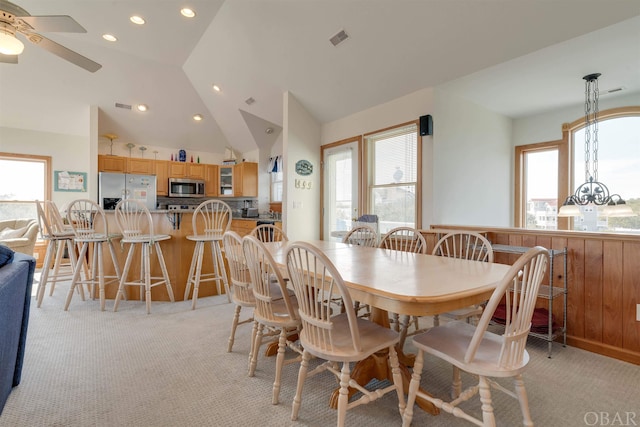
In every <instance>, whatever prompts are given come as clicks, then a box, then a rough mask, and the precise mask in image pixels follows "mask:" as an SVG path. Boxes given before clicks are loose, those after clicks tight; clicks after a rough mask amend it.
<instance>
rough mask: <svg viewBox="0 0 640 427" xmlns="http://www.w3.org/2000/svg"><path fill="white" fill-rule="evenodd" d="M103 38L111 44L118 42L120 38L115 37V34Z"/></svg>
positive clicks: (104, 35)
mask: <svg viewBox="0 0 640 427" xmlns="http://www.w3.org/2000/svg"><path fill="white" fill-rule="evenodd" d="M102 38H103V39H105V40H106V41H109V42H114V41H116V40H118V38H117V37H116V36H114V35H113V34H103V35H102Z"/></svg>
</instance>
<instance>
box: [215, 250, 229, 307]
mask: <svg viewBox="0 0 640 427" xmlns="http://www.w3.org/2000/svg"><path fill="white" fill-rule="evenodd" d="M211 245H212V250H213V249H215V258H216V259H215V260H214V261H215V262H214V266H215V270H214V271H215V273H216V276H217V277H218V278H219V279H218V280H217V281H216V284H217V291H218V295H220V293H221V289H220V280H222V283H223V284H224V292H225V293H226V294H227V301H228V302H231V291H230V289H229V281H228V280H227V271H226V270H225V268H224V258H223V257H222V249H221V248H220V242H219V241H215V242H212V243H211Z"/></svg>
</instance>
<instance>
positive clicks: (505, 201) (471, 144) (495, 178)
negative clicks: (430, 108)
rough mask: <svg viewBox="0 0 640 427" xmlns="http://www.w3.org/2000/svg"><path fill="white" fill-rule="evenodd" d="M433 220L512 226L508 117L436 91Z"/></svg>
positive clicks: (442, 222) (510, 152) (511, 160)
mask: <svg viewBox="0 0 640 427" xmlns="http://www.w3.org/2000/svg"><path fill="white" fill-rule="evenodd" d="M434 95H435V96H434V99H435V102H434V105H435V108H434V112H433V127H434V132H433V133H434V136H433V164H432V166H433V223H434V224H457V225H479V226H482V225H485V226H511V225H512V223H513V214H512V212H513V203H512V200H513V184H512V182H513V179H512V176H513V173H512V169H513V167H512V163H513V147H512V144H511V132H512V124H511V119H509V118H507V117H504V116H502V115H500V114H497V113H494V112H491V111H489V110H486V109H484V108H482V107H480V106H478V105H476V104H473V103H471V102H469V101H466V100H464V99H462V98H459V97H456V96H453V95H451V94H449V93H447V92H445V91H442V90H439V89H436V90H435V94H434Z"/></svg>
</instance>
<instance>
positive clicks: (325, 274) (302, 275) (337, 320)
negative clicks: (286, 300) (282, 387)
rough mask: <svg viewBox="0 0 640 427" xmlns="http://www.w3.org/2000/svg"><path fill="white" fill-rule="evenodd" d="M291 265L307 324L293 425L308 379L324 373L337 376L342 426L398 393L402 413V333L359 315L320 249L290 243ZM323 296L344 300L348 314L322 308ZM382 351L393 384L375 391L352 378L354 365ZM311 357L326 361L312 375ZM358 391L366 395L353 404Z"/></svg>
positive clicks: (302, 336) (288, 256)
mask: <svg viewBox="0 0 640 427" xmlns="http://www.w3.org/2000/svg"><path fill="white" fill-rule="evenodd" d="M286 263H287V272H288V275H289V278H290V281H291V283H292V285H293V290H294V292H295V294H296V298H297V300H298V306H299V308H298V310H299V313H300V319H301V320H302V330H301V331H300V342H301V344H302V347H303V349H304V351H303V353H302V361H301V363H300V371H299V373H298V384H297V388H296V394H295V397H294V399H293V408H292V411H291V419H292V420H294V421H295V420H297V419H298V412H299V410H300V405H301V403H302V390H303V387H304V384H305V381H306V379H307V377H308V376H309V377H310V376H313V375H315V374H317V373H320V372H323V371H329V372H331V373H332V374H334V375H335V376H336V379H338V381H339V383H340V391H339V393H338V397H337V403H338V419H337V425H338V426H344V425H345V422H346V414H347V410H348V409H351V408H354V407H356V406H359V405H362V404H365V403H370V402H373V401H375V400H377V399H378V398H380V397H382V396H383V395H385V394H386V393H389V392H392V391H395V392H396V394H397V395H398V408H399V411H400V415H402V412H403V411H404V407H405V400H404V392H403V387H402V376H401V373H400V367H399V361H398V356H397V353H396V350H395V345H396V344H397V343H398V341H399V339H400V335H399V334H398V333H397V332H396V331H394V330H392V329H389V328H385V327H383V326H381V325H378V324H377V323H375V322H371V321H369V320H365V319H361V318H359V317H357V316H356V313H355V311H354V309H353V305H352V300H351V296H350V294H349V291H348V289H347V287H346V286H345V284H344V281H343V279H342V276H341V275H340V273H339V272H338V270H337V269H336V267H335V266H334V265H333V263H332V262H331V261H330V260H329V259H328V258H327V257H326V255H324V254H323V253H322V252H321V251H320V249H318V248H317V247H315V246H313V245H311V244H309V243H305V242H296V243H293V244H291V245H290V246H289V249H287V252H286ZM319 294H321V295H322V294H327V295H334V296H336V297H341V298H342V300H343V301H342V306H343V307H344V308H345V310H344V312H337V313H336V312H335V311H333V310H331V307H330V306H328V305H326V304H318V301H317V295H319ZM383 350H386V351H388V352H389V355H388V357H389V361H390V366H391V372H392V375H393V384H391V385H386V384H383V385H382V386H381V387H379V388H377V389H375V390H371V389H368V388H365V387H363V386H361V385H359V384H357V383H356V382H355V381H352V380H351V368H350V363H352V362H357V361H361V360H364V359H366V358H367V357H369V356H371V355H373V354H374V353H378V352H381V351H383ZM311 357H317V358H320V359H323V360H325V362H324V363H322V364H320V365H318V366H317V367H315V368H314V369H313V370H312V371H309V361H310V359H311ZM339 363H342V368H341V369H340V368H339V367H338V364H339ZM385 374H386V372H385ZM356 392H360V393H362V395H361V396H360V397H359V398H358V399H356V400H354V401H352V402H349V398H350V397H351V396H352V395H353V394H355V393H356ZM334 396H335V394H334Z"/></svg>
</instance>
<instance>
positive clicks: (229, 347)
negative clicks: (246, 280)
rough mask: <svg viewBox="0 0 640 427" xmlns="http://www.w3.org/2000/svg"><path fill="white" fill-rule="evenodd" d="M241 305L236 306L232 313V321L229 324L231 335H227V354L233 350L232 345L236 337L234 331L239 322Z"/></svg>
mask: <svg viewBox="0 0 640 427" xmlns="http://www.w3.org/2000/svg"><path fill="white" fill-rule="evenodd" d="M240 310H242V306H241V305H236V309H235V310H234V312H233V321H232V322H231V334H230V335H229V343H228V344H227V353H231V350H232V349H233V343H234V341H235V337H236V329H237V328H238V322H239V321H240Z"/></svg>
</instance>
